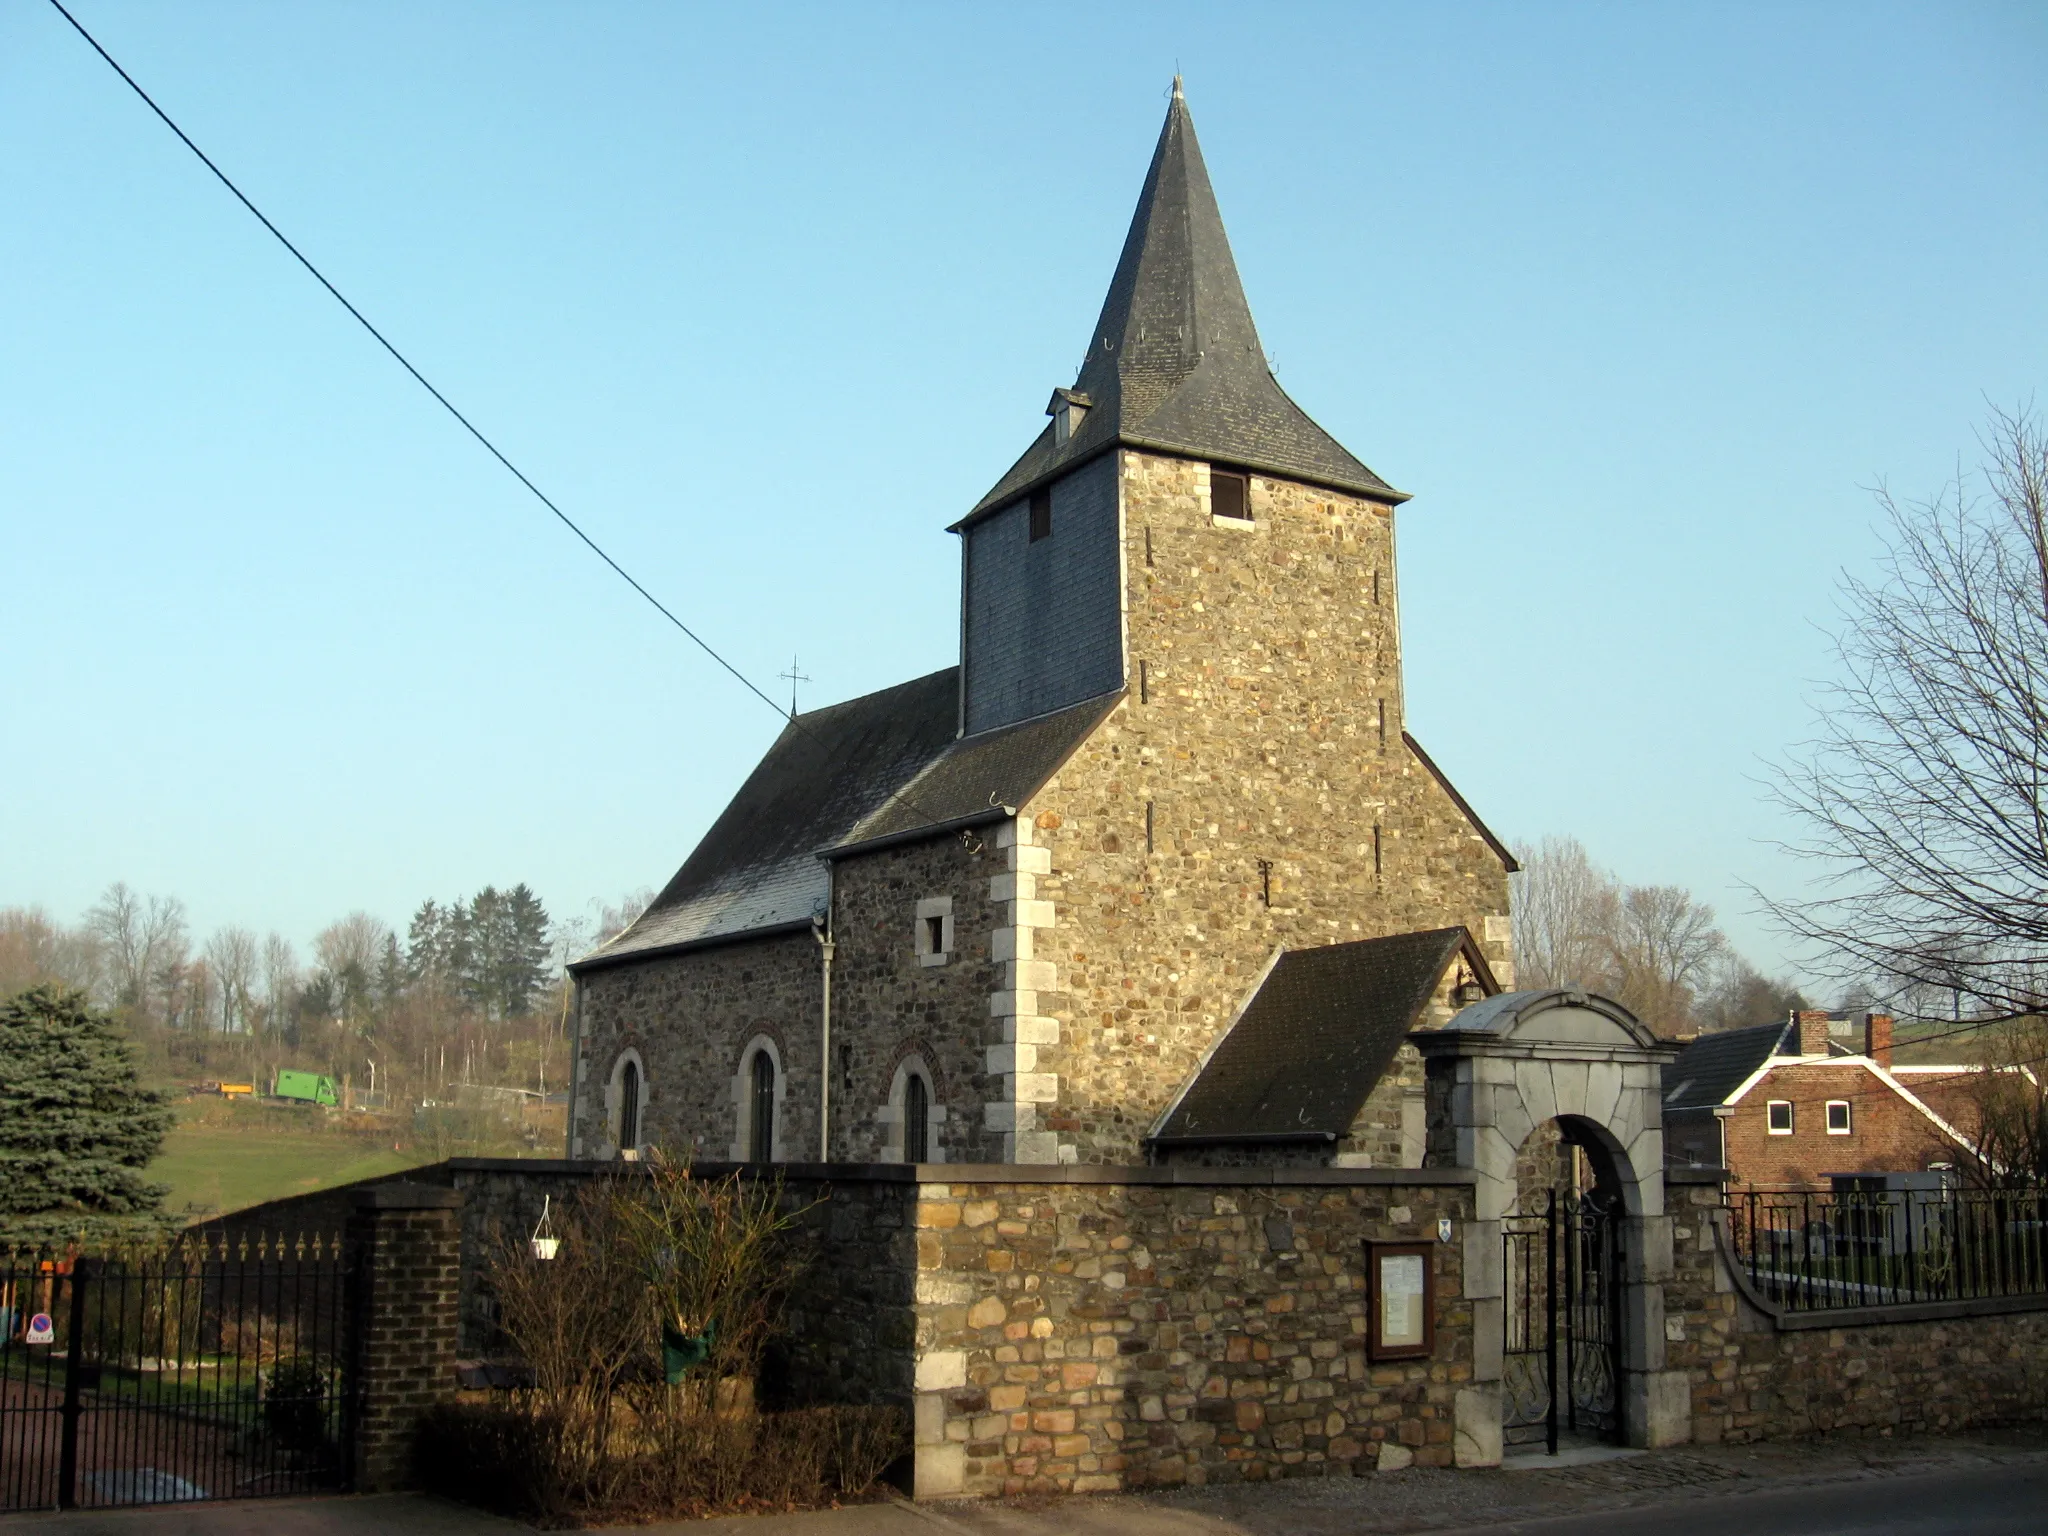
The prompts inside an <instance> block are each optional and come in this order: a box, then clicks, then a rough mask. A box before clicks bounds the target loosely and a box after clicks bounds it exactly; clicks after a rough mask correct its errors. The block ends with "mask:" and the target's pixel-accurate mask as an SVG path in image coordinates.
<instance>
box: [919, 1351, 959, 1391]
mask: <svg viewBox="0 0 2048 1536" xmlns="http://www.w3.org/2000/svg"><path fill="white" fill-rule="evenodd" d="M966 1385H967V1351H966V1350H964V1349H934V1350H930V1351H928V1352H927V1353H925V1354H922V1355H919V1356H918V1357H917V1390H918V1391H920V1392H944V1391H946V1390H948V1389H949V1388H952V1387H964V1386H966Z"/></svg>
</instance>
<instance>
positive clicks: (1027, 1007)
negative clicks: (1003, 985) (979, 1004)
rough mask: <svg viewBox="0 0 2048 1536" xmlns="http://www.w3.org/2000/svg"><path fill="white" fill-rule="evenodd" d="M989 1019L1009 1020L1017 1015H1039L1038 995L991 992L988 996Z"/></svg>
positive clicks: (1018, 992)
mask: <svg viewBox="0 0 2048 1536" xmlns="http://www.w3.org/2000/svg"><path fill="white" fill-rule="evenodd" d="M988 1011H989V1017H990V1018H995V1019H1001V1018H1007V1017H1009V1016H1010V1015H1011V1014H1017V1013H1034V1014H1035V1013H1037V1012H1038V994H1037V993H1036V992H1035V991H1022V990H1019V991H1004V992H991V993H989V995H988Z"/></svg>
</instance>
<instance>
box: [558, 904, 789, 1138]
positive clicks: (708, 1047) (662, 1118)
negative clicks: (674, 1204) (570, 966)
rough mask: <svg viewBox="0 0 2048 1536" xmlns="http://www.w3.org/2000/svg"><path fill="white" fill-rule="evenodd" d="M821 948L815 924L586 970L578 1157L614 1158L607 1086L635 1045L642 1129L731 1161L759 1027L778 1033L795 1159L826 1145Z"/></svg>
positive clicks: (780, 1132) (780, 1133) (783, 1116)
mask: <svg viewBox="0 0 2048 1536" xmlns="http://www.w3.org/2000/svg"><path fill="white" fill-rule="evenodd" d="M819 987H820V976H819V956H818V945H817V941H816V940H814V939H813V938H812V937H811V936H810V934H809V933H795V934H782V935H777V936H772V937H769V938H762V939H751V940H743V941H741V942H738V943H734V944H720V945H716V946H714V947H712V948H709V949H699V950H687V951H685V952H683V953H681V954H677V955H669V956H665V957H656V958H654V959H651V960H642V961H638V962H636V963H633V964H629V965H618V966H609V967H606V968H603V969H600V970H596V971H592V972H589V973H588V974H587V975H585V976H584V978H583V1003H582V1007H583V1021H582V1051H581V1059H580V1061H579V1062H578V1066H577V1092H576V1106H575V1108H576V1116H575V1124H576V1133H577V1145H576V1147H575V1148H573V1149H572V1150H574V1151H575V1152H576V1153H577V1154H578V1155H579V1156H588V1157H609V1156H612V1155H613V1154H614V1152H615V1150H616V1149H615V1148H614V1147H613V1146H612V1144H611V1140H610V1133H609V1127H610V1125H611V1123H612V1122H611V1120H610V1110H609V1106H608V1104H607V1101H606V1097H605V1095H606V1090H607V1087H608V1086H609V1084H610V1082H611V1077H612V1070H613V1067H614V1066H615V1064H616V1063H617V1062H618V1060H619V1057H620V1055H621V1054H622V1053H623V1052H624V1051H625V1050H627V1049H628V1048H629V1047H630V1048H631V1049H633V1050H635V1051H637V1052H639V1054H640V1058H641V1061H642V1062H643V1063H644V1065H645V1071H646V1077H645V1088H644V1100H645V1107H644V1108H643V1110H642V1111H641V1119H640V1125H641V1131H640V1139H641V1141H642V1142H643V1143H644V1142H653V1143H659V1144H662V1145H664V1146H667V1147H669V1148H670V1149H672V1150H674V1151H677V1152H683V1151H688V1152H691V1153H693V1154H695V1155H696V1156H699V1157H703V1158H712V1159H717V1160H720V1161H723V1160H725V1159H726V1158H728V1157H730V1156H731V1154H732V1144H733V1138H734V1137H735V1136H736V1135H737V1133H738V1126H739V1106H738V1105H737V1104H736V1103H735V1102H734V1099H733V1078H734V1076H735V1075H736V1074H737V1073H738V1072H739V1070H740V1067H741V1061H740V1053H741V1052H742V1051H743V1050H744V1049H745V1047H746V1045H747V1042H748V1041H749V1040H751V1039H753V1037H754V1036H755V1035H757V1034H765V1035H767V1036H769V1037H770V1038H771V1039H773V1040H774V1041H775V1042H776V1048H777V1054H778V1055H779V1056H780V1057H781V1062H782V1073H783V1095H782V1101H781V1113H780V1123H779V1124H778V1127H777V1140H778V1141H779V1142H780V1143H781V1145H782V1147H783V1149H784V1156H785V1158H787V1159H791V1160H796V1159H809V1158H815V1157H816V1156H817V1152H818V1115H817V1110H818V1015H819V1005H820V999H819Z"/></svg>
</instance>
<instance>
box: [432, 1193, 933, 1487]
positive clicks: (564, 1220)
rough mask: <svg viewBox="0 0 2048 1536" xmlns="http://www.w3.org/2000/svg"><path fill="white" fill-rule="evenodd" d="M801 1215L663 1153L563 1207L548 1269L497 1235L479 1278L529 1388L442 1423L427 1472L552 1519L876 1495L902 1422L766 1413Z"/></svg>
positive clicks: (450, 1414)
mask: <svg viewBox="0 0 2048 1536" xmlns="http://www.w3.org/2000/svg"><path fill="white" fill-rule="evenodd" d="M805 1209H806V1207H801V1206H794V1205H792V1204H791V1203H790V1202H789V1201H788V1200H786V1199H785V1196H784V1192H783V1189H782V1186H781V1183H780V1181H779V1180H756V1179H745V1178H742V1177H740V1176H738V1175H733V1176H728V1177H726V1178H722V1179H713V1180H703V1179H696V1178H693V1177H692V1176H691V1172H690V1169H689V1167H688V1165H687V1164H684V1163H680V1162H671V1161H669V1160H668V1159H666V1158H664V1157H661V1156H659V1155H656V1156H654V1157H652V1158H651V1159H650V1160H649V1161H648V1162H647V1163H645V1164H641V1165H637V1166H632V1167H629V1168H627V1169H624V1170H622V1171H621V1172H620V1174H619V1175H618V1176H616V1177H614V1178H611V1179H608V1180H604V1181H602V1182H599V1183H595V1184H592V1185H589V1186H586V1187H585V1188H584V1190H582V1191H581V1192H580V1193H579V1194H578V1195H576V1196H574V1197H572V1198H571V1199H570V1200H569V1201H567V1202H565V1203H564V1205H563V1206H562V1207H561V1209H560V1211H559V1213H558V1214H557V1215H556V1216H555V1217H554V1226H555V1230H556V1232H557V1234H558V1236H559V1238H560V1244H559V1246H558V1248H557V1249H556V1252H555V1256H554V1257H553V1258H552V1259H549V1260H540V1259H536V1258H535V1257H534V1256H533V1255H532V1253H531V1252H530V1250H529V1244H528V1242H527V1240H526V1237H525V1234H524V1233H502V1234H500V1235H499V1236H498V1238H497V1239H496V1240H495V1242H494V1244H493V1247H492V1249H491V1253H490V1256H489V1259H488V1263H487V1270H486V1275H487V1280H488V1282H489V1284H490V1286H491V1289H492V1291H493V1292H494V1293H495V1295H496V1298H497V1303H498V1313H499V1322H500V1326H501V1327H502V1328H503V1330H504V1332H505V1334H506V1336H507V1338H508V1339H509V1340H510V1341H511V1343H512V1345H513V1347H514V1348H516V1349H517V1350H518V1351H519V1352H520V1354H521V1355H523V1356H524V1358H525V1360H526V1362H527V1364H528V1365H529V1366H530V1367H531V1368H532V1371H533V1386H532V1387H531V1388H530V1389H526V1390H523V1391H519V1392H515V1393H511V1394H507V1396H506V1397H505V1398H504V1399H502V1400H500V1401H496V1402H492V1403H488V1404H468V1405H462V1406H460V1407H457V1408H454V1409H450V1410H448V1411H447V1412H445V1413H442V1414H438V1415H436V1416H435V1417H434V1418H433V1419H432V1421H431V1422H430V1424H429V1425H428V1426H427V1428H426V1430H425V1431H424V1433H423V1438H422V1442H421V1447H420V1451H421V1469H422V1473H423V1475H424V1476H426V1477H427V1478H428V1479H429V1480H430V1481H431V1482H432V1483H433V1484H434V1486H436V1487H437V1488H439V1489H440V1490H441V1491H442V1492H445V1493H448V1494H450V1495H452V1496H454V1497H457V1498H463V1499H466V1500H469V1501H470V1502H474V1503H480V1504H484V1505H486V1506H488V1507H491V1508H496V1509H502V1510H505V1511H507V1512H509V1513H515V1514H521V1515H526V1516H529V1517H533V1518H538V1519H541V1520H544V1521H546V1522H548V1523H552V1524H580V1523H583V1522H586V1521H596V1520H600V1519H602V1520H620V1519H635V1518H641V1519H653V1518H660V1517H664V1516H671V1515H678V1514H702V1513H709V1512H712V1511H717V1510H733V1509H746V1508H787V1507H795V1506H804V1505H814V1504H820V1503H826V1502H830V1501H832V1500H833V1499H836V1498H855V1497H860V1496H863V1495H865V1494H866V1493H868V1492H869V1491H870V1490H871V1489H872V1488H873V1487H874V1485H875V1483H876V1482H877V1481H878V1480H879V1479H880V1478H881V1477H882V1475H883V1474H884V1473H885V1472H886V1471H887V1469H888V1467H889V1465H890V1464H891V1463H892V1462H894V1461H895V1460H896V1459H897V1458H898V1457H899V1456H901V1455H902V1454H903V1452H904V1450H905V1449H906V1448H907V1446H908V1444H909V1424H908V1419H907V1416H906V1415H905V1414H904V1413H903V1412H902V1411H901V1410H899V1409H892V1408H842V1407H829V1408H807V1409H799V1410H796V1411H793V1412H788V1413H776V1414H761V1413H759V1412H757V1411H756V1409H755V1403H754V1378H755V1375H756V1373H757V1371H758V1368H759V1365H760V1361H761V1356H762V1352H763V1350H764V1349H765V1347H766V1346H767V1344H768V1343H769V1341H770V1340H771V1338H772V1337H773V1335H774V1332H775V1330H776V1328H777V1326H778V1323H779V1319H780V1317H781V1313H782V1305H783V1301H784V1298H785V1297H786V1296H787V1295H788V1293H789V1290H790V1288H791V1286H792V1285H794V1283H795V1282H796V1280H797V1279H798V1278H799V1276H800V1275H801V1273H802V1271H803V1268H804V1265H805V1261H806V1260H805V1254H804V1253H803V1251H802V1250H801V1249H800V1248H799V1246H798V1245H797V1244H796V1243H795V1241H794V1231H793V1229H794V1228H795V1226H796V1225H797V1223H798V1222H799V1220H800V1219H801V1217H802V1215H803V1211H804V1210H805ZM665 1337H666V1338H667V1340H668V1341H669V1342H670V1343H671V1344H673V1343H674V1342H675V1341H679V1340H680V1341H702V1342H703V1343H704V1345H705V1346H706V1347H705V1348H704V1349H703V1350H702V1358H701V1359H698V1358H694V1357H693V1356H692V1357H691V1358H690V1360H689V1364H688V1366H687V1368H684V1367H680V1366H677V1365H676V1360H677V1356H678V1354H679V1353H685V1352H678V1351H674V1350H671V1351H670V1352H669V1353H668V1358H667V1359H666V1360H665V1359H664V1349H663V1344H664V1338H665ZM665 1366H666V1367H669V1368H665Z"/></svg>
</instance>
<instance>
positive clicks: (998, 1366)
mask: <svg viewBox="0 0 2048 1536" xmlns="http://www.w3.org/2000/svg"><path fill="white" fill-rule="evenodd" d="M995 1172H996V1170H986V1169H984V1170H962V1173H963V1175H965V1176H967V1179H966V1180H965V1181H963V1182H959V1183H953V1184H935V1183H928V1184H926V1185H925V1186H923V1188H922V1189H921V1190H920V1191H919V1200H918V1205H917V1211H916V1244H917V1264H918V1286H917V1291H918V1305H917V1335H918V1364H917V1408H916V1424H917V1441H918V1453H917V1491H918V1494H919V1496H920V1497H929V1496H932V1495H934V1494H939V1495H943V1494H947V1493H963V1494H1004V1493H1024V1492H1032V1491H1052V1490H1060V1491H1076V1492H1087V1491H1091V1490H1109V1489H1116V1488H1137V1487H1145V1486H1155V1485H1172V1484H1179V1483H1190V1484H1201V1483H1224V1482H1235V1481H1240V1480H1253V1479H1260V1478H1269V1477H1288V1476H1298V1475H1318V1474H1329V1473H1344V1474H1349V1473H1353V1472H1364V1471H1370V1470H1373V1469H1375V1468H1377V1467H1382V1466H1397V1465H1406V1464H1407V1463H1408V1462H1409V1461H1411V1460H1412V1461H1415V1462H1420V1463H1423V1464H1426V1465H1433V1466H1449V1465H1451V1464H1452V1461H1453V1457H1454V1408H1455V1403H1456V1398H1457V1394H1458V1392H1459V1390H1460V1388H1461V1386H1462V1385H1463V1384H1464V1383H1467V1382H1469V1381H1470V1379H1471V1374H1472V1343H1473V1340H1472V1328H1471V1313H1470V1309H1469V1306H1468V1304H1467V1303H1466V1302H1465V1300H1464V1297H1463V1289H1462V1272H1461V1263H1462V1260H1461V1253H1462V1244H1460V1243H1458V1242H1456V1241H1453V1242H1449V1243H1443V1242H1438V1241H1437V1240H1436V1239H1437V1218H1438V1217H1439V1216H1448V1217H1450V1218H1451V1219H1452V1221H1453V1222H1454V1223H1462V1222H1463V1221H1464V1220H1465V1219H1466V1218H1467V1217H1468V1216H1469V1215H1470V1213H1471V1189H1470V1186H1469V1178H1468V1176H1462V1175H1458V1174H1455V1173H1451V1174H1445V1175H1441V1176H1439V1177H1438V1178H1437V1179H1435V1180H1430V1179H1428V1178H1426V1177H1425V1178H1423V1179H1418V1180H1414V1181H1413V1182H1404V1181H1402V1180H1401V1178H1400V1176H1398V1175H1391V1174H1387V1173H1377V1172H1375V1173H1365V1172H1359V1173H1345V1172H1331V1173H1322V1174H1314V1173H1304V1174H1302V1175H1300V1176H1299V1178H1300V1182H1285V1180H1287V1178H1288V1176H1287V1175H1285V1174H1280V1173H1263V1174H1262V1173H1253V1172H1246V1173H1242V1174H1236V1175H1232V1174H1230V1173H1224V1172H1218V1173H1214V1174H1206V1175H1202V1176H1200V1178H1201V1182H1194V1181H1193V1179H1191V1178H1190V1174H1189V1172H1187V1171H1179V1172H1169V1171H1168V1170H1164V1169H1160V1170H1146V1169H1116V1170H1110V1169H1105V1170H1101V1172H1100V1175H1099V1181H1098V1179H1095V1178H1088V1177H1086V1176H1085V1175H1084V1174H1083V1171H1082V1170H1071V1171H1067V1178H1066V1179H1065V1180H1062V1179H1061V1178H1060V1176H1059V1173H1057V1172H1055V1171H1052V1170H1048V1172H1047V1175H1046V1176H1044V1177H1043V1178H1042V1179H1040V1180H1036V1181H1030V1182H1026V1181H1023V1180H1014V1181H1012V1180H1009V1179H1005V1178H1001V1176H1000V1175H998V1179H997V1181H992V1182H984V1181H983V1178H984V1177H985V1176H986V1175H988V1174H991V1173H995ZM1088 1172H1089V1173H1093V1172H1094V1171H1093V1170H1089V1171H1088ZM1367 1239H1386V1240H1392V1239H1401V1240H1409V1241H1417V1240H1426V1241H1428V1242H1430V1244H1431V1252H1432V1256H1433V1262H1434V1268H1435V1274H1436V1295H1437V1317H1436V1326H1437V1334H1436V1350H1435V1353H1434V1355H1433V1356H1432V1357H1431V1358H1430V1359H1428V1360H1411V1361H1390V1362H1384V1363H1375V1362H1372V1361H1369V1360H1368V1359H1367V1358H1366V1355H1365V1333H1366V1311H1365V1303H1366V1293H1365V1290H1364V1286H1365V1249H1364V1246H1363V1245H1364V1242H1365V1241H1366V1240H1367Z"/></svg>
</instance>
